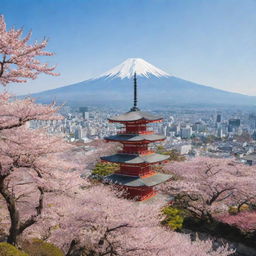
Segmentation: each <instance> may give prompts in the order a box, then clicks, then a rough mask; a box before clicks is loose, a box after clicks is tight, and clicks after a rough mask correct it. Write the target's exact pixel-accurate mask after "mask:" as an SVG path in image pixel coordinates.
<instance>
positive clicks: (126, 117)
mask: <svg viewBox="0 0 256 256" xmlns="http://www.w3.org/2000/svg"><path fill="white" fill-rule="evenodd" d="M162 119H163V118H162V117H161V116H155V115H152V114H151V113H147V112H143V111H129V112H127V113H124V114H121V115H118V116H114V117H110V118H109V121H113V122H129V121H130V122H135V121H140V120H145V121H158V120H162Z"/></svg>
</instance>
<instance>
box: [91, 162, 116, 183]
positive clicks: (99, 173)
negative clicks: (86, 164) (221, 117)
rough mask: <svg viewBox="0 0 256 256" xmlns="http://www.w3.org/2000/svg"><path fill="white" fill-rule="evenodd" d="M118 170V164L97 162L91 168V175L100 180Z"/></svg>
mask: <svg viewBox="0 0 256 256" xmlns="http://www.w3.org/2000/svg"><path fill="white" fill-rule="evenodd" d="M117 170H119V165H118V164H113V163H106V162H98V163H97V164H96V165H95V167H94V169H93V170H92V175H91V177H92V178H93V179H97V180H101V179H102V178H103V177H105V176H107V175H110V174H112V173H114V172H116V171H117Z"/></svg>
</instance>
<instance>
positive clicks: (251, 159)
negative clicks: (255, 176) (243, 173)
mask: <svg viewBox="0 0 256 256" xmlns="http://www.w3.org/2000/svg"><path fill="white" fill-rule="evenodd" d="M241 160H242V162H244V163H246V164H248V165H256V154H255V153H253V154H250V155H247V156H244V157H243V158H241Z"/></svg>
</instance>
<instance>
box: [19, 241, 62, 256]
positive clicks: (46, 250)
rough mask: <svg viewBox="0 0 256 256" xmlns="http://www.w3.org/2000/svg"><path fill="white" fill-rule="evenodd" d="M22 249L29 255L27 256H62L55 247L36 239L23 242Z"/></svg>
mask: <svg viewBox="0 0 256 256" xmlns="http://www.w3.org/2000/svg"><path fill="white" fill-rule="evenodd" d="M22 249H23V250H24V251H25V252H27V253H29V256H64V254H63V252H62V251H61V250H60V249H59V248H57V247H56V246H55V245H53V244H50V243H47V242H44V241H42V240H40V239H37V238H35V239H32V240H30V241H25V242H23V244H22Z"/></svg>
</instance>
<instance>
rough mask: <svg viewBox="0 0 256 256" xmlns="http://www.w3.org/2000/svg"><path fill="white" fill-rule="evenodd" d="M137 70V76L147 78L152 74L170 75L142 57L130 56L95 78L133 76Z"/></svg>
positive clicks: (159, 75)
mask: <svg viewBox="0 0 256 256" xmlns="http://www.w3.org/2000/svg"><path fill="white" fill-rule="evenodd" d="M134 72H136V75H137V76H144V77H146V78H150V77H151V76H155V77H158V78H160V77H169V76H170V75H169V74H168V73H166V72H165V71H163V70H161V69H159V68H157V67H155V66H153V65H152V64H150V63H148V62H147V61H145V60H143V59H141V58H129V59H127V60H125V61H124V62H122V63H121V64H120V65H118V66H115V67H114V68H112V69H110V70H109V71H107V72H105V73H103V74H101V75H100V76H98V77H95V79H98V78H102V77H106V78H117V77H119V78H121V79H124V78H131V77H133V75H134Z"/></svg>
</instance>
